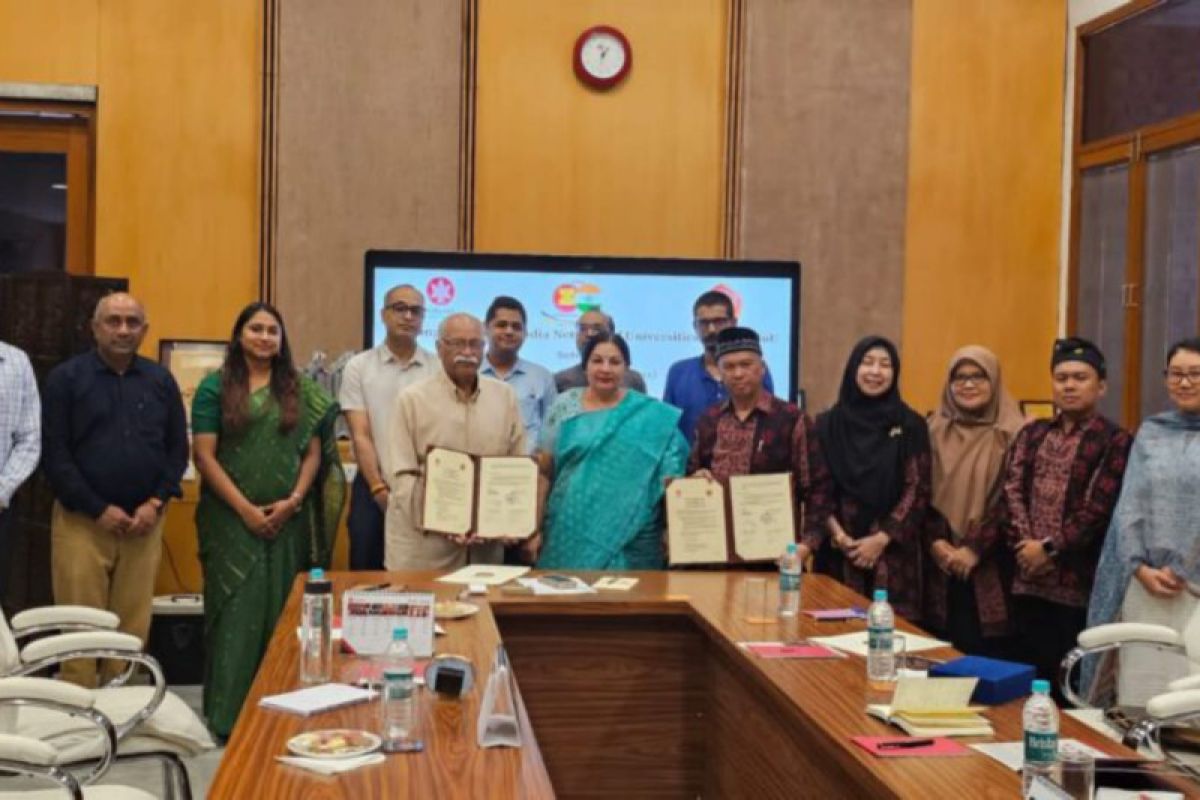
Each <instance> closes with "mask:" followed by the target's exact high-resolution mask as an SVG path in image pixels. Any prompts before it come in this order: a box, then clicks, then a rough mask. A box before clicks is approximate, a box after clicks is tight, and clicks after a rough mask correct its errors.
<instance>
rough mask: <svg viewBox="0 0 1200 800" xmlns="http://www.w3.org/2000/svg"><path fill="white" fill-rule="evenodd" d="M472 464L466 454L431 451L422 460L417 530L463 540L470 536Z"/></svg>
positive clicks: (473, 493)
mask: <svg viewBox="0 0 1200 800" xmlns="http://www.w3.org/2000/svg"><path fill="white" fill-rule="evenodd" d="M474 495H475V464H474V462H472V461H471V457H470V456H469V455H467V454H466V453H459V452H457V451H454V450H443V449H442V448H440V447H435V448H434V449H432V450H430V451H429V454H428V455H427V456H426V457H425V503H424V505H423V508H422V511H423V517H422V522H421V527H423V528H424V529H425V530H427V531H435V532H437V533H450V534H456V535H459V536H465V535H466V534H468V533H470V532H471V510H472V505H473V504H474V499H475V498H474Z"/></svg>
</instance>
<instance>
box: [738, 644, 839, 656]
mask: <svg viewBox="0 0 1200 800" xmlns="http://www.w3.org/2000/svg"><path fill="white" fill-rule="evenodd" d="M740 644H741V646H742V647H744V648H746V649H747V650H749V651H750V652H751V653H754V655H756V656H758V657H759V658H845V657H846V654H845V653H840V652H838V651H837V650H834V649H833V648H832V647H825V646H824V645H820V644H813V643H812V642H810V641H807V640H804V641H799V642H741V643H740Z"/></svg>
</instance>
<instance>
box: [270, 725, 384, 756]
mask: <svg viewBox="0 0 1200 800" xmlns="http://www.w3.org/2000/svg"><path fill="white" fill-rule="evenodd" d="M381 743H382V740H381V739H380V738H379V737H378V736H376V735H375V734H373V733H371V732H370V731H358V730H353V729H351V728H332V729H329V730H323V731H308V732H307V733H300V734H297V735H295V736H293V737H292V738H291V739H288V743H287V747H288V750H290V751H292V752H293V753H295V754H296V755H298V756H304V757H305V758H354V757H356V756H365V755H366V754H367V753H373V752H375V751H376V750H378V749H379V745H380V744H381Z"/></svg>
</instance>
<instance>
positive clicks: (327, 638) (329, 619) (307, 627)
mask: <svg viewBox="0 0 1200 800" xmlns="http://www.w3.org/2000/svg"><path fill="white" fill-rule="evenodd" d="M301 614H302V616H301V620H302V621H301V636H300V680H301V681H303V682H304V683H327V682H328V681H330V680H331V679H332V678H333V627H332V626H333V584H332V583H330V582H329V581H328V580H326V579H325V571H324V570H322V569H320V568H316V569H313V570H312V571H311V572H309V573H308V581H307V582H306V583H305V584H304V606H303V608H302V610H301Z"/></svg>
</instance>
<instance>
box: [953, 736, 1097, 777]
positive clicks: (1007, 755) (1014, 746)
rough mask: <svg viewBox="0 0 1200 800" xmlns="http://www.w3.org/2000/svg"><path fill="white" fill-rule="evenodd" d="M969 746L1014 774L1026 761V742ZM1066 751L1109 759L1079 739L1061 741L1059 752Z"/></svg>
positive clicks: (1059, 741)
mask: <svg viewBox="0 0 1200 800" xmlns="http://www.w3.org/2000/svg"><path fill="white" fill-rule="evenodd" d="M967 746H968V747H971V748H974V749H975V750H978V751H979V752H981V753H983V754H984V755H985V756H988V757H990V758H994V759H996V760H997V761H999V762H1000V763H1001V764H1003V765H1004V766H1006V767H1008V768H1009V769H1011V770H1012V771H1013V772H1020V771H1021V762H1022V761H1024V759H1025V743H1024V742H988V743H986V744H971V745H967ZM1064 750H1082V751H1083V752H1085V753H1087V754H1088V755H1090V756H1091V757H1092V758H1108V757H1109V756H1108V753H1105V752H1103V751H1101V750H1097V749H1096V748H1094V747H1089V746H1088V745H1086V744H1084V743H1083V742H1081V741H1079V740H1078V739H1059V740H1058V752H1060V753H1061V752H1063V751H1064Z"/></svg>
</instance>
